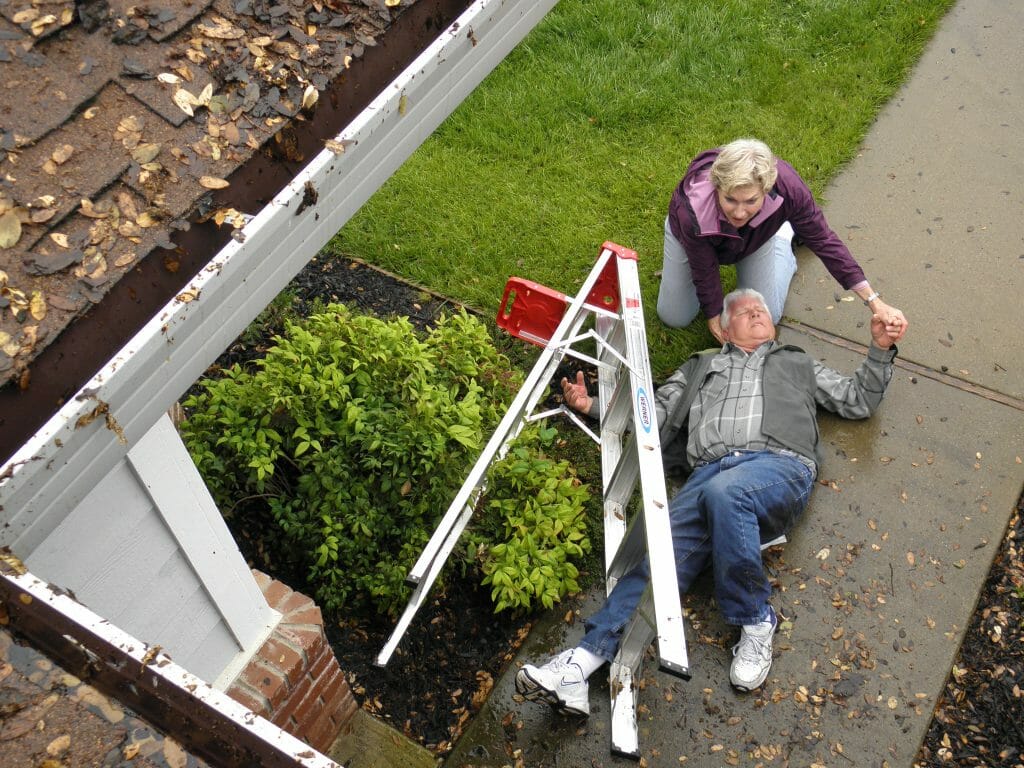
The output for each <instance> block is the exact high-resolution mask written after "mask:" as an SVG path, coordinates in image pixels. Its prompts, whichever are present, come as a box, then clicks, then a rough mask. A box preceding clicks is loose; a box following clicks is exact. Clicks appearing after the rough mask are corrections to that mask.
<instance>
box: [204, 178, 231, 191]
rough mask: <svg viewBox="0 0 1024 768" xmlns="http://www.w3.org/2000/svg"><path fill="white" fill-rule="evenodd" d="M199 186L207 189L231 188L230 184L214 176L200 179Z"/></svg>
mask: <svg viewBox="0 0 1024 768" xmlns="http://www.w3.org/2000/svg"><path fill="white" fill-rule="evenodd" d="M199 185H200V186H201V187H203V188H205V189H224V188H225V187H227V186H230V184H229V182H228V181H226V180H225V179H218V178H215V177H214V176H202V177H200V179H199Z"/></svg>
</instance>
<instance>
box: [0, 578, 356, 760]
mask: <svg viewBox="0 0 1024 768" xmlns="http://www.w3.org/2000/svg"><path fill="white" fill-rule="evenodd" d="M0 603H3V604H5V607H6V610H7V611H8V612H9V613H10V614H11V617H10V621H11V624H12V626H14V627H15V628H16V629H17V630H18V631H20V632H24V633H25V634H26V635H27V636H28V637H29V638H30V639H31V640H32V641H33V643H34V644H35V645H36V646H37V647H40V648H44V649H46V650H47V651H48V652H49V653H51V654H53V655H54V656H55V658H56V660H57V661H59V662H60V663H62V664H68V662H69V661H74V662H75V663H76V664H77V665H78V667H80V668H81V669H76V668H74V667H69V668H70V669H73V670H74V671H75V672H76V674H78V675H82V676H83V677H84V676H85V673H88V675H89V677H88V678H87V679H88V681H89V682H90V683H94V684H95V685H97V687H100V688H102V689H105V691H106V692H107V693H108V694H109V695H114V696H117V697H118V698H119V699H121V700H122V701H124V702H125V703H126V704H128V705H129V706H131V707H139V710H138V711H137V714H140V715H142V716H143V717H145V718H147V719H148V720H149V721H150V723H151V724H152V725H155V726H157V727H158V728H161V729H162V730H164V731H165V732H167V733H173V734H174V735H175V738H176V739H178V740H179V741H182V742H184V743H185V744H186V745H187V746H188V748H189V749H190V750H192V749H195V748H197V747H199V748H205V749H206V750H208V751H210V752H212V754H207V755H204V756H205V757H206V758H207V759H208V760H213V761H215V763H214V764H218V765H260V766H261V767H262V768H340V766H339V764H338V763H337V762H335V761H334V760H332V759H330V758H329V757H327V756H325V755H323V754H322V753H320V752H317V751H316V750H314V749H312V748H311V747H310V746H309V745H308V744H305V743H304V742H302V741H300V740H299V739H297V738H295V737H294V736H292V735H291V734H289V733H287V732H286V731H284V730H282V729H281V728H279V727H278V726H276V725H274V724H273V723H271V722H270V721H269V720H266V719H264V718H263V717H261V716H259V715H258V714H256V713H255V712H251V711H250V710H249V709H247V708H246V707H244V706H242V705H241V704H239V703H238V702H237V701H235V700H234V699H232V698H230V697H229V696H228V695H227V694H226V693H223V692H221V691H218V690H217V689H216V688H214V687H213V686H211V685H210V684H209V683H207V682H206V681H204V680H201V679H199V678H198V677H196V676H195V675H193V674H191V673H190V672H188V670H186V669H183V668H182V667H180V666H178V665H177V664H175V663H174V662H173V661H172V660H171V658H170V657H169V656H168V655H167V654H165V653H163V652H162V651H161V649H160V646H159V645H156V646H148V645H146V643H143V642H142V641H141V640H139V639H138V638H135V637H133V636H131V635H129V634H127V633H126V632H124V631H122V630H121V629H118V628H117V627H115V626H114V625H112V624H111V623H110V622H109V621H107V620H106V619H104V618H102V617H100V616H98V615H96V614H95V613H93V612H92V611H90V610H89V609H88V608H86V607H85V606H84V605H82V604H81V603H79V602H77V601H76V600H74V599H72V598H71V597H70V596H68V595H67V594H64V593H61V592H59V591H57V590H54V588H53V587H51V586H50V585H49V584H47V583H46V582H44V581H41V580H40V579H38V578H36V577H35V576H33V575H32V574H31V573H29V572H27V571H24V569H23V568H21V567H15V568H11V567H9V566H8V565H7V564H6V563H3V562H0ZM154 718H157V719H156V720H154ZM216 761H222V762H216Z"/></svg>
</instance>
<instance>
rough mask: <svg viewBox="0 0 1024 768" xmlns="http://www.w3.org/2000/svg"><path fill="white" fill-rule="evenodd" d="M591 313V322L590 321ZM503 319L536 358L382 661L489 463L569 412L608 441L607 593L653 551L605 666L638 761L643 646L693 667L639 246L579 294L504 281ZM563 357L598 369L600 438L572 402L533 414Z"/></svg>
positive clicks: (464, 517) (619, 740) (626, 748)
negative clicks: (643, 585)
mask: <svg viewBox="0 0 1024 768" xmlns="http://www.w3.org/2000/svg"><path fill="white" fill-rule="evenodd" d="M591 317H593V320H594V322H593V327H592V328H588V329H587V330H584V326H585V325H586V324H587V320H589V319H590V318H591ZM497 323H498V325H499V326H500V327H502V328H504V329H505V330H506V331H507V332H508V333H509V334H511V335H513V336H516V337H517V338H521V339H524V340H526V341H529V342H531V343H533V344H536V345H537V346H540V347H541V348H542V351H541V354H540V357H539V358H538V360H537V362H536V363H535V365H534V367H533V369H532V370H531V371H530V373H529V375H528V376H527V377H526V380H525V381H524V382H523V386H522V388H521V389H520V391H519V394H518V395H517V396H516V398H515V399H514V400H513V402H512V404H511V405H510V406H509V409H508V411H507V413H506V414H505V416H504V418H503V419H502V420H501V422H500V424H499V425H498V427H497V429H496V430H495V432H494V434H493V435H492V436H491V439H490V441H489V442H488V443H487V445H486V446H485V447H484V450H483V452H482V453H481V454H480V457H479V459H478V460H477V462H476V464H475V465H474V466H473V468H472V470H470V473H469V475H468V476H467V478H466V481H465V483H464V484H463V486H462V488H461V489H460V490H459V492H458V494H457V495H456V496H455V499H454V500H453V501H452V503H451V505H450V506H449V508H448V511H447V512H446V513H445V515H444V517H443V518H442V519H441V522H440V523H439V524H438V526H437V529H436V530H435V531H434V534H433V536H431V538H430V541H429V542H428V543H427V545H426V547H425V548H424V550H423V553H422V554H421V555H420V557H419V559H418V560H417V561H416V563H415V564H414V565H413V567H412V569H411V570H410V572H409V575H408V577H407V581H408V582H409V583H410V584H411V585H412V586H413V587H414V590H413V594H412V597H411V598H410V599H409V603H408V605H407V606H406V609H405V611H404V613H403V614H402V616H401V617H400V619H399V621H398V623H397V625H396V627H395V629H394V631H393V633H392V635H391V637H390V638H389V640H388V642H387V643H386V644H385V646H384V648H383V649H382V650H381V652H380V654H379V655H378V657H377V664H378V665H380V666H383V665H385V664H387V662H388V660H389V659H390V658H391V655H392V654H393V653H394V651H395V649H396V648H397V646H398V643H399V642H400V640H401V638H402V636H403V635H404V634H405V631H406V630H407V629H408V627H409V624H410V623H411V622H412V619H413V617H414V616H415V614H416V612H417V611H418V610H419V608H420V606H421V605H422V604H423V603H424V602H425V600H426V597H427V593H428V592H429V590H430V588H431V586H432V585H433V583H434V581H435V580H436V579H437V577H438V575H439V574H440V572H441V570H442V568H443V567H444V564H445V562H446V560H447V559H448V556H449V555H450V554H451V551H452V549H453V548H454V547H455V544H456V542H457V541H458V539H459V536H460V535H461V534H462V532H463V531H464V530H465V528H466V525H467V524H468V523H469V520H470V518H471V517H472V514H473V511H474V509H475V507H476V502H477V500H478V499H479V497H480V494H481V493H482V492H483V489H484V484H485V480H486V474H487V470H488V468H489V466H490V465H491V463H492V462H494V461H495V460H497V459H500V458H501V457H502V456H503V455H504V453H505V451H506V449H507V446H508V444H509V443H510V442H511V440H512V439H513V438H515V437H516V435H518V434H519V432H520V430H521V429H522V427H523V426H524V425H525V424H527V423H529V422H532V421H536V420H539V419H543V418H548V417H550V416H554V415H557V414H564V415H566V416H567V417H568V418H569V419H570V420H571V421H572V422H573V423H574V424H576V425H577V426H578V427H579V428H580V429H582V430H583V431H584V432H585V433H586V434H588V435H589V436H590V437H591V439H593V440H594V441H595V442H597V443H598V444H599V445H600V447H601V471H602V481H603V498H604V551H605V580H606V588H607V591H608V592H611V590H612V589H613V588H614V586H615V584H616V583H617V582H618V580H619V578H620V577H621V576H622V575H624V574H625V573H627V572H628V571H629V570H630V569H631V568H633V567H634V566H635V565H638V564H639V563H640V562H642V561H643V559H644V557H645V556H646V557H647V558H648V560H649V563H650V569H651V574H652V577H651V583H650V585H649V586H648V588H647V590H646V592H645V594H644V597H643V599H642V601H641V604H640V606H639V607H638V609H637V611H636V613H635V614H634V617H633V620H632V621H631V623H630V624H629V625H628V626H627V628H626V630H625V632H624V634H623V638H622V642H621V644H620V648H619V652H618V654H617V656H616V658H615V660H614V661H613V662H612V665H611V669H610V672H609V675H610V697H611V712H612V745H611V748H612V751H613V752H615V753H616V754H620V755H625V756H629V757H634V758H638V757H639V755H640V750H639V740H638V736H637V726H636V687H635V686H634V684H633V681H634V680H635V679H637V677H638V675H639V671H640V666H641V663H642V661H643V657H644V654H645V651H646V650H647V648H648V647H649V646H650V645H651V643H652V641H653V640H655V639H657V649H658V659H659V665H660V667H661V669H662V670H664V671H666V672H670V673H672V674H674V675H678V676H680V677H683V678H687V679H688V678H689V676H690V674H689V663H688V660H687V654H686V640H685V637H684V631H683V618H682V610H681V607H680V601H679V590H678V586H677V582H676V576H675V573H676V571H675V555H674V553H673V549H672V532H671V527H670V525H669V519H668V500H667V494H666V489H665V477H664V472H663V467H662V460H661V443H660V440H659V436H658V424H657V416H656V412H655V407H654V397H653V395H654V387H653V383H652V380H651V372H650V361H649V358H648V352H647V333H646V329H645V327H644V316H643V306H642V303H641V300H640V280H639V274H638V271H637V262H636V254H635V253H634V252H633V251H631V250H629V249H627V248H623V247H622V246H619V245H616V244H615V243H611V242H606V243H605V244H604V245H603V246H602V248H601V252H600V255H599V256H598V259H597V262H596V264H595V265H594V267H593V269H592V270H591V272H590V274H589V275H588V277H587V279H586V280H585V281H584V283H583V285H582V287H581V289H580V291H579V293H578V294H577V295H576V297H575V298H572V297H569V296H566V295H564V294H562V293H559V292H557V291H553V290H551V289H549V288H545V287H544V286H542V285H538V284H536V283H533V282H530V281H528V280H523V279H521V278H517V277H512V278H510V279H509V281H508V283H507V284H506V286H505V293H504V296H503V297H502V302H501V307H500V309H499V311H498V318H497ZM583 342H593V343H594V344H595V345H596V356H594V355H588V354H585V353H583V352H581V351H579V350H578V349H575V348H574V345H577V344H580V343H583ZM567 355H568V356H570V357H573V358H576V359H578V360H581V361H584V362H587V363H590V364H592V365H594V366H596V368H597V371H598V391H599V400H600V405H601V411H600V435H598V434H595V433H594V431H593V430H591V429H590V427H589V426H588V425H587V423H586V422H585V421H584V420H583V419H581V418H580V417H579V416H578V415H577V414H576V413H574V412H573V411H571V410H570V409H569V408H567V407H566V406H564V405H562V406H560V407H558V408H555V409H552V410H548V411H544V412H541V413H534V410H535V408H536V406H537V403H538V402H539V401H540V399H541V397H542V396H543V395H544V394H545V392H546V391H547V388H548V385H549V384H550V382H551V379H552V377H553V376H554V374H555V372H556V370H557V368H558V367H559V365H560V364H561V362H562V360H563V358H564V357H565V356H567ZM637 479H639V480H640V485H641V496H642V501H643V504H642V512H641V514H638V515H634V519H633V520H632V522H629V523H627V507H628V505H629V502H630V499H631V498H632V496H633V492H634V490H635V488H636V482H637Z"/></svg>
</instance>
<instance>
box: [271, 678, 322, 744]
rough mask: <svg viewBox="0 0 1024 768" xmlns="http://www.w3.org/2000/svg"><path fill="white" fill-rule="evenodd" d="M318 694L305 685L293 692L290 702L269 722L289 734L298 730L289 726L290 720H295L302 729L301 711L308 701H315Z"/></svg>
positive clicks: (280, 708) (277, 711) (278, 709)
mask: <svg viewBox="0 0 1024 768" xmlns="http://www.w3.org/2000/svg"><path fill="white" fill-rule="evenodd" d="M316 695H317V694H316V692H315V691H314V690H313V689H312V688H311V687H310V686H308V685H303V686H300V687H298V688H296V689H295V690H293V691H292V692H291V695H290V696H289V697H288V700H287V701H285V702H284V703H283V704H282V705H281V706H280V707H278V708H277V710H276V711H275V712H274V714H273V717H271V718H269V720H270V721H271V722H272V723H274V725H277V726H278V727H280V728H284V729H285V730H286V731H288V732H289V733H293V732H294V731H295V730H297V729H293V728H292V727H291V725H290V724H289V720H290V719H292V718H294V720H295V721H296V722H297V723H298V724H299V726H300V727H301V725H302V717H301V713H300V712H299V710H300V709H301V708H302V707H303V706H304V704H305V703H306V700H307V699H310V698H312V699H315V698H316Z"/></svg>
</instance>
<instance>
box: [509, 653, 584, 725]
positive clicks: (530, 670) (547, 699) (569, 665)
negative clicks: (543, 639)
mask: <svg viewBox="0 0 1024 768" xmlns="http://www.w3.org/2000/svg"><path fill="white" fill-rule="evenodd" d="M572 651H573V649H569V650H568V651H562V652H561V653H560V654H558V655H557V656H555V658H553V659H551V661H549V662H548V663H547V664H544V665H543V666H540V667H535V666H533V664H524V665H523V667H522V669H520V670H519V671H518V672H516V691H517V692H518V693H519V695H520V696H522V697H523V698H524V699H527V700H528V701H541V702H544V703H545V704H550V705H551V706H552V707H554V708H555V709H556V710H558V711H559V712H561V713H562V714H568V715H589V714H590V684H589V683H588V682H587V678H586V676H585V675H584V674H583V670H582V669H581V668H580V665H579V664H577V663H575V662H573V660H572Z"/></svg>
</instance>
